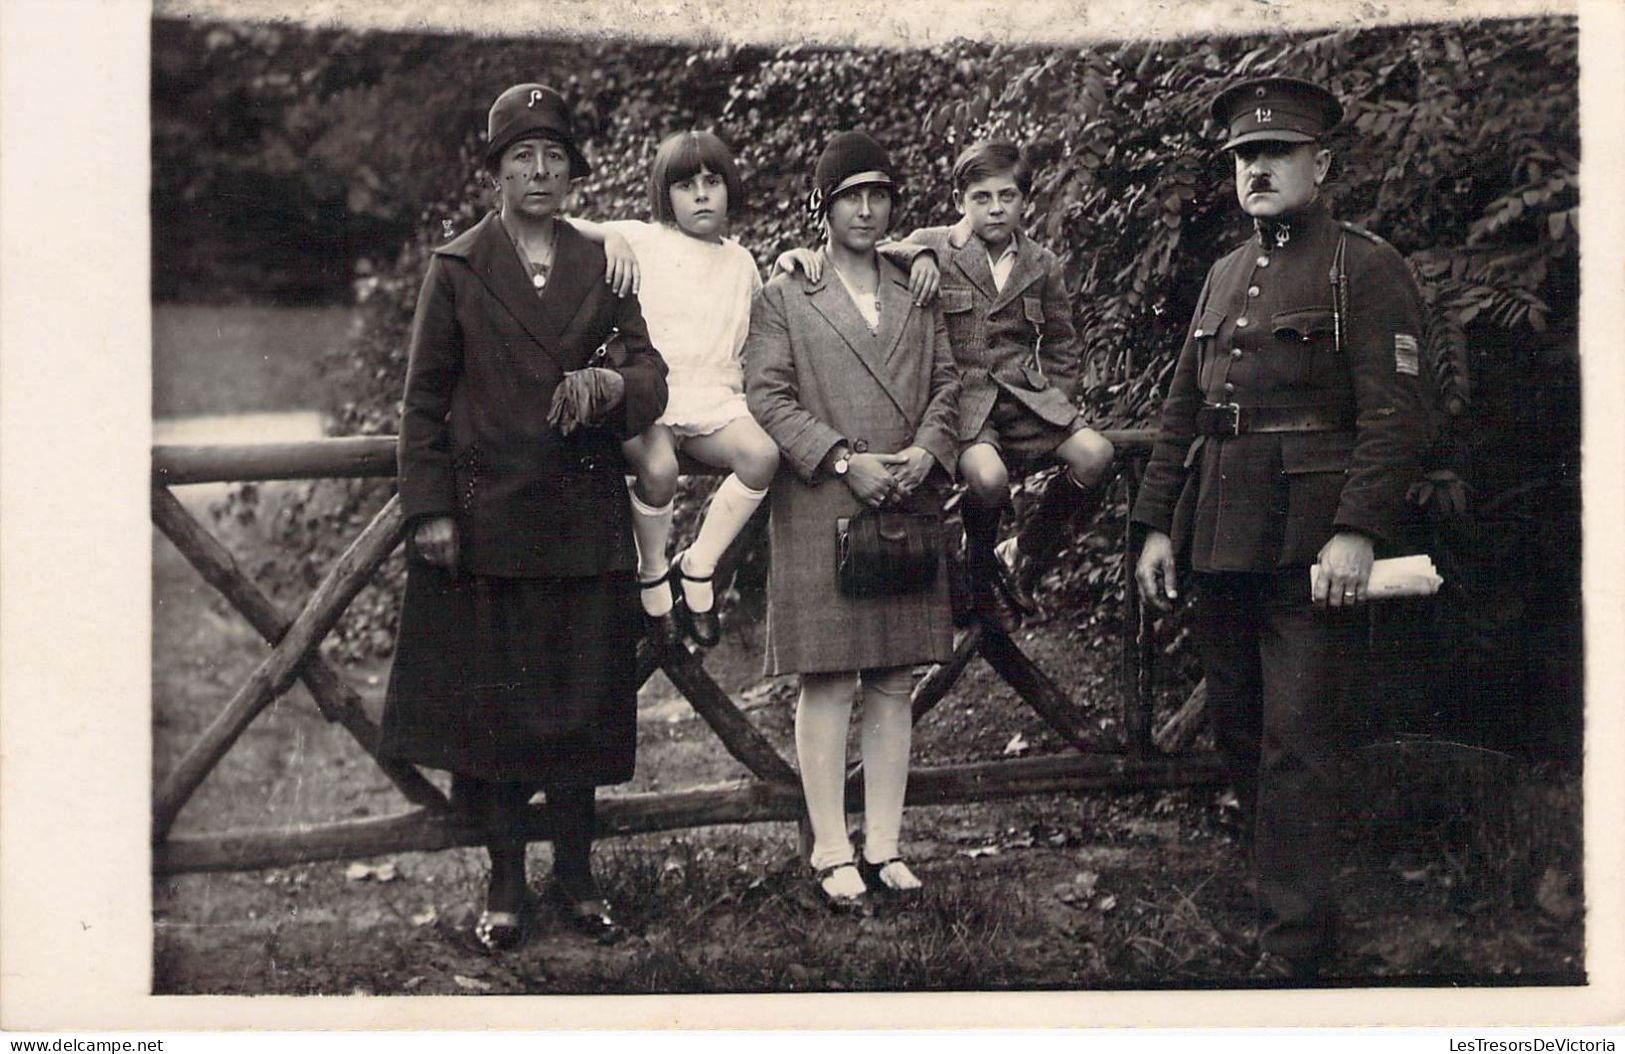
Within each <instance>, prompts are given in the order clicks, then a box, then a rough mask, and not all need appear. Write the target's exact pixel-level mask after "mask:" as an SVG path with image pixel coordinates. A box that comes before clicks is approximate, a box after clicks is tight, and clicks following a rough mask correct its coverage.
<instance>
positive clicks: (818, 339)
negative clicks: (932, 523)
mask: <svg viewBox="0 0 1625 1054" xmlns="http://www.w3.org/2000/svg"><path fill="white" fill-rule="evenodd" d="M892 172H893V168H892V164H891V160H890V158H889V156H888V155H887V153H886V151H885V150H884V149H883V148H882V147H881V146H880V145H879V144H878V143H876V142H875V141H874V140H873V139H870V138H869V137H868V136H866V135H863V134H862V133H858V132H847V133H843V134H841V135H838V136H836V137H835V138H834V139H833V140H831V142H830V143H829V145H828V146H827V147H826V148H825V149H824V152H823V155H822V156H821V157H820V158H819V161H818V166H817V170H816V172H815V175H814V185H815V189H814V191H813V195H812V198H811V201H810V207H811V208H812V210H813V211H814V213H815V214H817V215H819V216H821V217H822V218H823V220H824V223H825V227H826V230H827V237H826V243H825V247H824V248H823V250H822V254H823V256H824V261H823V262H824V264H825V266H824V267H823V268H822V273H821V277H820V279H819V280H818V281H816V282H814V281H810V280H808V279H807V278H806V277H805V276H804V275H800V274H792V275H782V276H779V277H777V278H775V279H774V280H772V281H771V282H769V283H768V285H767V286H766V288H764V289H763V291H762V293H761V295H760V296H759V297H758V298H757V300H756V303H755V306H754V309H753V310H752V312H751V323H750V337H749V339H748V340H747V342H746V345H745V373H746V398H747V400H748V403H749V406H750V410H751V413H752V414H754V415H755V417H756V419H757V421H759V422H760V423H761V425H762V427H763V428H764V429H766V430H767V433H768V434H769V435H770V436H772V437H773V439H774V440H775V441H776V442H777V443H778V445H779V447H780V450H781V452H782V457H781V466H780V470H779V474H778V477H777V479H776V480H775V481H774V484H773V487H772V490H771V498H770V502H771V509H772V525H771V528H770V538H771V543H772V550H773V556H772V563H771V569H770V571H769V573H768V619H767V627H768V628H767V663H766V666H767V672H768V673H769V674H784V673H799V674H801V695H800V699H799V701H798V704H797V709H796V754H797V758H798V762H799V765H800V769H801V779H802V788H803V791H804V793H805V795H806V798H807V808H808V813H809V815H810V818H811V821H812V827H813V836H814V846H813V852H812V858H811V860H810V863H811V865H812V867H813V869H814V871H815V872H816V873H817V876H818V884H819V889H820V890H821V892H822V895H823V896H824V898H825V899H826V900H827V901H828V902H829V903H830V904H831V905H832V906H835V907H847V906H852V905H856V904H858V903H859V902H860V901H861V899H862V897H863V895H864V894H865V892H866V891H867V889H869V888H871V887H873V888H883V889H891V890H904V889H917V888H918V887H919V885H920V882H919V879H918V878H917V877H916V876H915V875H914V874H913V872H912V871H910V869H909V867H908V865H907V864H906V863H904V862H903V861H902V859H901V858H900V857H899V855H898V848H897V843H898V836H899V831H900V828H901V824H902V810H903V796H904V791H905V788H906V786H907V781H908V755H909V741H910V734H911V722H910V713H909V696H910V692H911V690H912V687H913V677H912V673H913V669H914V668H915V667H916V666H918V665H920V664H922V663H929V662H938V661H942V660H944V659H946V658H948V655H949V653H950V651H951V649H952V643H953V639H952V638H953V630H952V620H951V616H950V613H949V608H948V589H947V575H946V571H945V570H944V569H943V568H942V566H941V564H940V562H939V569H938V573H937V575H936V579H935V581H934V582H933V583H931V584H930V585H929V587H927V588H924V589H921V590H919V591H916V592H913V593H910V594H907V595H904V596H895V597H877V598H866V599H853V598H850V597H847V596H845V595H843V594H842V593H841V592H840V591H839V590H838V588H837V586H836V520H837V519H839V518H842V517H851V516H855V515H856V514H857V513H858V512H859V511H860V510H861V509H862V508H863V507H864V506H865V505H868V506H872V507H879V506H884V505H888V504H891V505H908V506H918V505H920V504H921V503H926V504H929V503H931V502H935V503H936V507H937V508H938V509H940V507H941V505H940V498H939V497H936V495H937V493H938V491H939V489H940V487H941V486H942V485H945V484H946V483H947V482H948V480H949V478H950V474H951V473H952V471H953V465H954V459H955V455H956V454H957V452H958V448H957V440H956V438H955V436H956V428H957V420H956V409H955V408H956V406H957V405H958V398H959V381H958V376H957V374H956V372H955V369H954V363H953V353H952V351H951V350H950V349H949V347H948V336H947V330H946V328H945V326H944V324H943V320H942V312H941V310H940V309H939V308H937V307H936V306H934V305H933V306H930V307H919V306H917V305H916V304H915V303H914V301H913V297H912V296H911V294H910V291H909V284H908V275H907V274H905V273H904V272H903V271H902V270H901V269H899V268H898V267H897V266H896V265H895V264H892V263H890V262H889V261H887V260H884V259H882V258H881V257H880V256H879V255H877V254H876V252H875V248H874V247H875V243H876V242H877V241H879V240H880V239H881V238H882V237H884V235H885V233H886V229H887V227H888V225H889V223H890V218H891V208H892V201H893V195H894V194H895V191H896V182H895V180H894V179H893V176H892ZM940 559H941V558H940V557H939V561H940ZM860 686H861V690H862V696H863V718H862V721H863V724H862V732H861V747H862V751H863V761H864V766H863V767H864V848H863V857H862V861H861V864H862V867H861V869H860V861H858V860H857V859H855V858H854V853H853V849H852V845H851V843H850V841H849V839H848V837H847V830H846V810H845V797H844V788H845V770H846V736H847V726H848V722H849V720H850V717H851V711H852V704H853V700H854V695H855V694H856V692H857V690H858V689H859V688H860Z"/></svg>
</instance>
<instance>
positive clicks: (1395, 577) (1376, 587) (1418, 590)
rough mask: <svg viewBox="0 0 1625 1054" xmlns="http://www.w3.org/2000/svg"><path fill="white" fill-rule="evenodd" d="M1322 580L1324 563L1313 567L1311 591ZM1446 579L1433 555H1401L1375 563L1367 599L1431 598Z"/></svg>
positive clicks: (1367, 589)
mask: <svg viewBox="0 0 1625 1054" xmlns="http://www.w3.org/2000/svg"><path fill="white" fill-rule="evenodd" d="M1319 583H1320V565H1319V564H1316V565H1314V566H1313V567H1311V568H1310V569H1309V592H1310V595H1311V596H1312V595H1314V590H1315V586H1316V585H1318V584H1319ZM1443 584H1444V579H1443V578H1440V577H1439V573H1438V571H1437V570H1436V569H1435V568H1434V566H1433V558H1432V557H1431V556H1428V555H1427V554H1426V553H1420V554H1418V555H1416V556H1399V557H1395V558H1393V559H1391V560H1377V561H1374V562H1373V563H1372V564H1371V580H1370V582H1369V584H1368V585H1367V586H1366V591H1365V595H1366V599H1367V600H1388V599H1392V598H1396V597H1430V596H1432V595H1433V594H1435V593H1437V592H1438V591H1439V587H1440V586H1441V585H1443Z"/></svg>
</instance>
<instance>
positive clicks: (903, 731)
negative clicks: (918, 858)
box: [859, 668, 918, 888]
mask: <svg viewBox="0 0 1625 1054" xmlns="http://www.w3.org/2000/svg"><path fill="white" fill-rule="evenodd" d="M913 687H914V679H913V676H912V675H911V671H910V670H908V669H907V668H902V669H896V670H889V671H886V672H885V673H883V674H878V675H877V674H874V673H867V674H865V675H864V679H863V725H862V731H861V733H860V740H859V742H860V744H861V746H862V748H863V802H864V808H863V856H864V859H866V860H868V861H869V862H870V863H871V864H879V863H883V862H885V861H887V860H890V859H891V858H893V857H895V856H896V855H897V840H898V838H899V836H900V835H901V833H902V829H903V797H904V795H905V794H906V793H907V791H908V754H909V744H910V741H911V740H912V739H913V734H914V723H913V720H912V714H911V713H910V710H911V707H912V701H911V699H910V695H911V693H912V690H913ZM905 870H906V869H905ZM910 877H912V876H910ZM915 884H916V885H918V882H917V881H916V883H915ZM908 888H912V887H908Z"/></svg>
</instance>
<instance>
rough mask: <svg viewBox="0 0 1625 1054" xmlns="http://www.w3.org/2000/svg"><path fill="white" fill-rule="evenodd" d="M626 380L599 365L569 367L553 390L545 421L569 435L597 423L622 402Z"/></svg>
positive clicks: (563, 433) (561, 432)
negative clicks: (577, 368) (581, 367)
mask: <svg viewBox="0 0 1625 1054" xmlns="http://www.w3.org/2000/svg"><path fill="white" fill-rule="evenodd" d="M625 395H626V380H625V378H623V377H622V376H621V375H620V374H619V373H616V372H615V371H614V370H610V369H605V368H603V367H601V366H589V367H587V368H585V369H580V370H570V371H569V372H567V373H566V374H565V375H564V379H563V380H561V381H559V384H558V387H557V388H554V389H553V403H552V405H551V406H549V407H548V409H547V423H548V425H549V426H551V427H553V428H556V429H558V430H559V433H560V434H561V435H569V434H570V433H572V432H574V431H575V430H576V429H578V428H582V427H584V426H587V425H595V424H600V423H602V422H603V420H604V419H605V418H606V417H608V416H609V413H610V411H611V410H614V409H615V408H616V407H617V406H619V405H621V399H622V398H623V397H624V396H625Z"/></svg>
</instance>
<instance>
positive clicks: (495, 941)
mask: <svg viewBox="0 0 1625 1054" xmlns="http://www.w3.org/2000/svg"><path fill="white" fill-rule="evenodd" d="M524 936H525V929H524V925H523V924H522V923H521V922H520V918H519V913H518V912H516V911H482V912H480V918H479V921H478V922H476V923H474V939H475V940H477V941H479V942H480V944H482V945H483V946H485V947H486V948H488V949H490V950H491V951H494V952H503V951H510V950H512V949H514V948H517V947H519V942H520V941H521V940H523V939H524Z"/></svg>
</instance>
